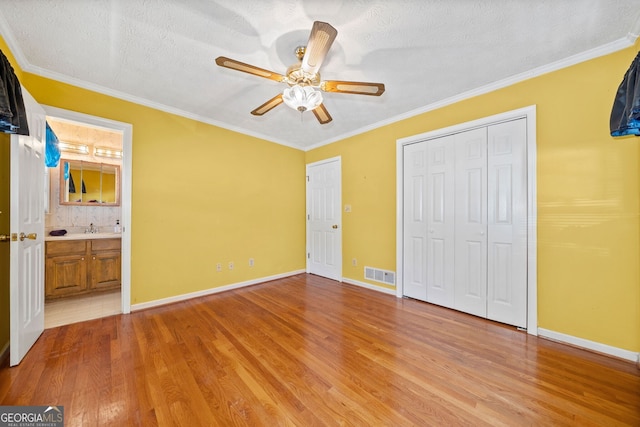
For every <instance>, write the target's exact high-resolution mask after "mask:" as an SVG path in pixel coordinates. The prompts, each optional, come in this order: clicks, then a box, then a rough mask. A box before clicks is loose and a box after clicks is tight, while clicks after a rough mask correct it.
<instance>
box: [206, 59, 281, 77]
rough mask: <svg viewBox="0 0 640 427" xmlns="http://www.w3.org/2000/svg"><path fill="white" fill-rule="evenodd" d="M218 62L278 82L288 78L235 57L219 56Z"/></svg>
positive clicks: (226, 66)
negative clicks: (237, 59)
mask: <svg viewBox="0 0 640 427" xmlns="http://www.w3.org/2000/svg"><path fill="white" fill-rule="evenodd" d="M216 64H218V65H219V66H221V67H225V68H231V69H232V70H236V71H242V72H244V73H249V74H253V75H254V76H258V77H264V78H265V79H270V80H275V81H277V82H284V81H285V80H286V77H285V76H283V75H282V74H278V73H274V72H273V71H269V70H265V69H264V68H259V67H256V66H254V65H249V64H245V63H244V62H240V61H236V60H235V59H231V58H227V57H225V56H219V57H217V58H216Z"/></svg>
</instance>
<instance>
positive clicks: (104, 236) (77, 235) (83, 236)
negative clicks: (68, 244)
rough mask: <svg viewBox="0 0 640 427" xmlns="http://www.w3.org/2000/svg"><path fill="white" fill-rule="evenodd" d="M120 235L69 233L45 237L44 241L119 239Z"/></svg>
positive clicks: (111, 233)
mask: <svg viewBox="0 0 640 427" xmlns="http://www.w3.org/2000/svg"><path fill="white" fill-rule="evenodd" d="M121 237H122V234H121V233H114V232H110V233H71V234H65V235H64V236H46V237H45V238H44V240H48V241H50V240H88V239H119V238H121Z"/></svg>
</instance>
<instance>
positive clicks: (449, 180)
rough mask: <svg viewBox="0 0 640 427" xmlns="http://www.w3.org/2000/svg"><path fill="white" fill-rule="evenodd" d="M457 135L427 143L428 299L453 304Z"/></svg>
mask: <svg viewBox="0 0 640 427" xmlns="http://www.w3.org/2000/svg"><path fill="white" fill-rule="evenodd" d="M454 142H455V136H445V137H442V138H438V139H435V140H430V141H429V142H428V146H427V188H426V199H427V301H429V302H431V303H434V304H438V305H442V306H445V307H453V301H454V271H455V264H454V263H455V252H454V220H455V218H454V209H455V204H454V203H455V201H454V194H455V182H454V179H455V144H454Z"/></svg>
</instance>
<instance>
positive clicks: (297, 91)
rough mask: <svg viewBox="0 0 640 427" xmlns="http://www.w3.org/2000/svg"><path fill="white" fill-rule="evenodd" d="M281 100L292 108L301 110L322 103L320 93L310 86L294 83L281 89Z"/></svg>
mask: <svg viewBox="0 0 640 427" xmlns="http://www.w3.org/2000/svg"><path fill="white" fill-rule="evenodd" d="M282 100H283V101H284V103H285V104H286V105H288V106H289V107H291V108H293V109H294V110H298V111H301V112H303V111H307V110H313V109H314V108H317V107H318V105H320V104H322V94H321V93H320V91H318V90H316V89H314V88H313V87H311V86H300V85H295V86H292V87H289V88H286V89H285V90H284V91H283V93H282Z"/></svg>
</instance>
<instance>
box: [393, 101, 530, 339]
mask: <svg viewBox="0 0 640 427" xmlns="http://www.w3.org/2000/svg"><path fill="white" fill-rule="evenodd" d="M519 118H526V119H527V333H529V334H531V335H538V279H537V265H538V259H537V247H538V243H537V229H538V216H537V212H538V210H537V193H536V192H537V190H536V178H537V173H536V164H537V161H536V153H537V151H536V106H535V105H531V106H528V107H524V108H520V109H517V110H512V111H507V112H505V113H501V114H496V115H493V116H489V117H484V118H481V119H477V120H473V121H469V122H466V123H460V124H457V125H454V126H449V127H446V128H442V129H437V130H434V131H430V132H425V133H421V134H419V135H413V136H409V137H406V138H401V139H398V140H397V141H396V268H397V270H398V271H397V282H396V283H397V286H396V296H397V297H398V298H402V296H403V294H404V292H403V288H402V286H403V271H402V265H403V251H402V248H403V247H404V233H403V224H402V223H403V218H404V213H403V212H404V211H403V205H404V200H403V194H404V193H403V188H404V183H403V176H404V175H403V172H404V161H403V153H404V146H405V145H409V144H414V143H417V142H420V141H425V140H429V139H434V138H440V137H443V136H446V135H450V134H454V133H458V132H463V131H467V130H471V129H474V128H478V127H485V126H489V125H492V124H496V123H500V122H505V121H509V120H514V119H519Z"/></svg>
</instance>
